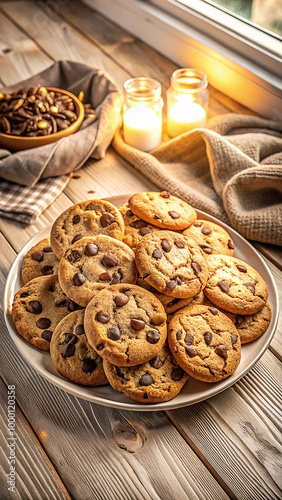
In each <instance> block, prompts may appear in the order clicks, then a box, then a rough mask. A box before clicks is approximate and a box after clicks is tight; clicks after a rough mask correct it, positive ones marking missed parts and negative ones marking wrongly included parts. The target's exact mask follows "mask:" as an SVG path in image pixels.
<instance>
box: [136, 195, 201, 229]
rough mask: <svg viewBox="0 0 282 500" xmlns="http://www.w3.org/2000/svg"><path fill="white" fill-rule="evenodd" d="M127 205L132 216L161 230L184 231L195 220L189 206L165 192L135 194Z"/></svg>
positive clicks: (192, 210) (193, 212) (194, 214)
mask: <svg viewBox="0 0 282 500" xmlns="http://www.w3.org/2000/svg"><path fill="white" fill-rule="evenodd" d="M128 203H129V208H130V209H131V210H132V212H133V213H134V214H136V215H138V217H140V218H141V219H143V220H145V221H147V222H149V224H152V225H154V226H157V227H160V228H161V229H172V230H179V229H185V228H186V227H189V226H190V225H191V224H193V222H194V221H195V220H196V218H197V214H196V212H195V210H194V208H193V207H191V205H188V203H186V202H185V201H183V200H181V199H180V198H177V197H176V196H172V195H171V194H170V193H168V192H167V191H162V192H161V193H157V192H148V193H136V194H134V195H133V196H131V198H130V199H129V200H128Z"/></svg>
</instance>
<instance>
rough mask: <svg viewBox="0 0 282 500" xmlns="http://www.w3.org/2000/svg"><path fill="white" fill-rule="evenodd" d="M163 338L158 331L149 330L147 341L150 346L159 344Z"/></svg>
mask: <svg viewBox="0 0 282 500" xmlns="http://www.w3.org/2000/svg"><path fill="white" fill-rule="evenodd" d="M160 338H161V336H160V334H159V332H157V331H156V330H149V332H147V334H146V339H147V342H149V344H157V343H158V341H159V340H160Z"/></svg>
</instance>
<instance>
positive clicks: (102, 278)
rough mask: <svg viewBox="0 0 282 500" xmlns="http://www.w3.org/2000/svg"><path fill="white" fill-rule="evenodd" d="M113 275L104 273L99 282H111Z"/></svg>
mask: <svg viewBox="0 0 282 500" xmlns="http://www.w3.org/2000/svg"><path fill="white" fill-rule="evenodd" d="M112 277H113V275H112V273H102V274H100V276H99V280H101V281H111V279H112Z"/></svg>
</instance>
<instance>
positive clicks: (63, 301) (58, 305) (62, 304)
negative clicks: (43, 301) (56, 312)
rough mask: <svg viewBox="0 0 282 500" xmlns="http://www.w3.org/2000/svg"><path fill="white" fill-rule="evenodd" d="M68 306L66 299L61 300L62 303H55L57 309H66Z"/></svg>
mask: <svg viewBox="0 0 282 500" xmlns="http://www.w3.org/2000/svg"><path fill="white" fill-rule="evenodd" d="M67 305H68V300H66V299H64V300H60V302H56V303H55V306H56V307H66V306H67Z"/></svg>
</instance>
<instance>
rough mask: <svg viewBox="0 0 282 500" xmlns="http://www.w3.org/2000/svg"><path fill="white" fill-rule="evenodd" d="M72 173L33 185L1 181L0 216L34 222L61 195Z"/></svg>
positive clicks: (28, 222)
mask: <svg viewBox="0 0 282 500" xmlns="http://www.w3.org/2000/svg"><path fill="white" fill-rule="evenodd" d="M71 177H72V174H70V175H61V176H60V177H49V178H48V179H44V180H43V181H39V182H37V184H36V185H35V186H33V187H28V186H22V185H21V184H16V183H14V182H9V181H5V180H3V181H0V217H6V218H7V219H12V220H17V221H19V222H24V223H25V224H32V223H33V222H34V221H35V219H36V218H37V217H38V216H39V215H40V214H41V213H42V212H43V211H44V210H45V209H46V208H47V207H48V206H49V205H51V203H53V201H55V199H56V198H57V197H58V196H59V194H60V193H61V192H62V190H63V189H64V188H65V187H66V185H67V183H68V182H69V180H70V178H71Z"/></svg>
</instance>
